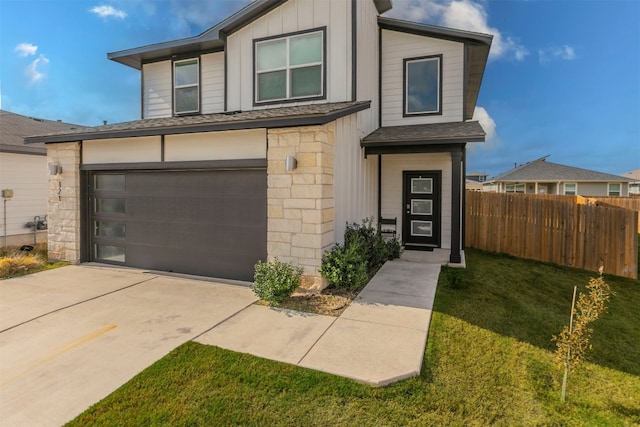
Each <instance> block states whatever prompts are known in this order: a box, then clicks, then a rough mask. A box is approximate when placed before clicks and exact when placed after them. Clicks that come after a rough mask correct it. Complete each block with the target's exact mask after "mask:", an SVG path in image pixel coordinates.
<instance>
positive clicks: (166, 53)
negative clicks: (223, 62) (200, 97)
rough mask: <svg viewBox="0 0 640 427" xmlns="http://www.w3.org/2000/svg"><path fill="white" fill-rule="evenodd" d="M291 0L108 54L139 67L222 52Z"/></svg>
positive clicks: (384, 5)
mask: <svg viewBox="0 0 640 427" xmlns="http://www.w3.org/2000/svg"><path fill="white" fill-rule="evenodd" d="M287 1H288V0H255V1H253V2H251V3H249V4H248V5H247V6H245V7H244V8H242V9H241V10H239V11H238V12H236V13H234V14H233V15H231V16H229V17H228V18H226V19H224V20H223V21H221V22H219V23H218V24H216V25H214V26H213V27H211V28H209V29H208V30H206V31H204V32H203V33H201V34H199V35H197V36H194V37H188V38H185V39H179V40H171V41H168V42H163V43H156V44H152V45H148V46H142V47H137V48H133V49H127V50H122V51H118V52H111V53H108V54H107V57H108V58H109V59H111V60H113V61H116V62H119V63H121V64H124V65H127V66H129V67H133V68H135V69H138V70H139V69H141V68H142V64H143V63H144V62H151V61H156V60H161V59H164V58H170V57H172V56H174V55H180V54H184V53H188V52H195V51H198V52H216V51H222V50H224V45H225V42H224V40H225V38H226V37H227V36H228V35H229V34H232V33H233V32H235V31H238V30H239V29H241V28H242V27H244V26H246V25H248V24H250V23H251V22H253V21H255V20H256V19H258V18H260V17H261V16H263V15H265V14H266V13H268V12H269V11H271V10H272V9H274V8H276V7H278V6H280V5H282V4H283V3H285V2H287ZM372 1H373V3H374V5H375V7H376V10H377V11H378V13H384V12H386V11H388V10H390V9H391V7H392V6H391V0H372Z"/></svg>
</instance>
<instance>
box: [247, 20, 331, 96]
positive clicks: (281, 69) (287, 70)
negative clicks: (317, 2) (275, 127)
mask: <svg viewBox="0 0 640 427" xmlns="http://www.w3.org/2000/svg"><path fill="white" fill-rule="evenodd" d="M324 57H325V53H324V30H315V31H311V32H305V33H302V34H294V35H290V36H285V37H279V38H276V39H273V38H271V39H267V40H262V41H256V43H255V102H256V103H263V102H277V101H286V100H295V99H306V98H322V97H323V96H324V73H325V60H324Z"/></svg>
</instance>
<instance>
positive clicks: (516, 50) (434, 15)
mask: <svg viewBox="0 0 640 427" xmlns="http://www.w3.org/2000/svg"><path fill="white" fill-rule="evenodd" d="M388 15H389V16H390V17H394V18H398V19H406V20H409V21H416V22H423V23H428V24H433V25H442V26H445V27H450V28H457V29H460V30H466V31H473V32H476V33H484V34H491V35H492V36H493V43H492V44H491V52H490V53H489V58H490V59H498V58H513V59H515V60H517V61H522V60H524V58H525V57H526V56H527V55H528V54H529V51H528V50H527V48H526V47H525V46H524V45H522V44H521V43H520V42H519V41H518V40H517V39H516V38H514V37H511V36H504V35H503V34H502V33H501V32H500V30H498V29H497V28H494V27H491V26H489V23H488V15H487V11H486V10H485V8H484V6H482V4H480V3H477V2H475V1H473V0H395V1H394V7H393V9H391V11H390V12H389V14H388Z"/></svg>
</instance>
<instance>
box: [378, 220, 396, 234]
mask: <svg viewBox="0 0 640 427" xmlns="http://www.w3.org/2000/svg"><path fill="white" fill-rule="evenodd" d="M378 229H379V230H380V234H382V236H383V237H391V238H393V239H395V238H396V233H397V231H398V218H397V217H396V218H379V219H378Z"/></svg>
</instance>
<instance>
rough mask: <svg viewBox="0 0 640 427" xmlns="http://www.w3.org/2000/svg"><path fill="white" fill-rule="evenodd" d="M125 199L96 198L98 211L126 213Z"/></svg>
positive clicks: (96, 209)
mask: <svg viewBox="0 0 640 427" xmlns="http://www.w3.org/2000/svg"><path fill="white" fill-rule="evenodd" d="M125 206H126V205H125V200H124V199H95V206H94V209H95V211H96V213H122V214H123V213H125V212H126V210H125Z"/></svg>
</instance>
